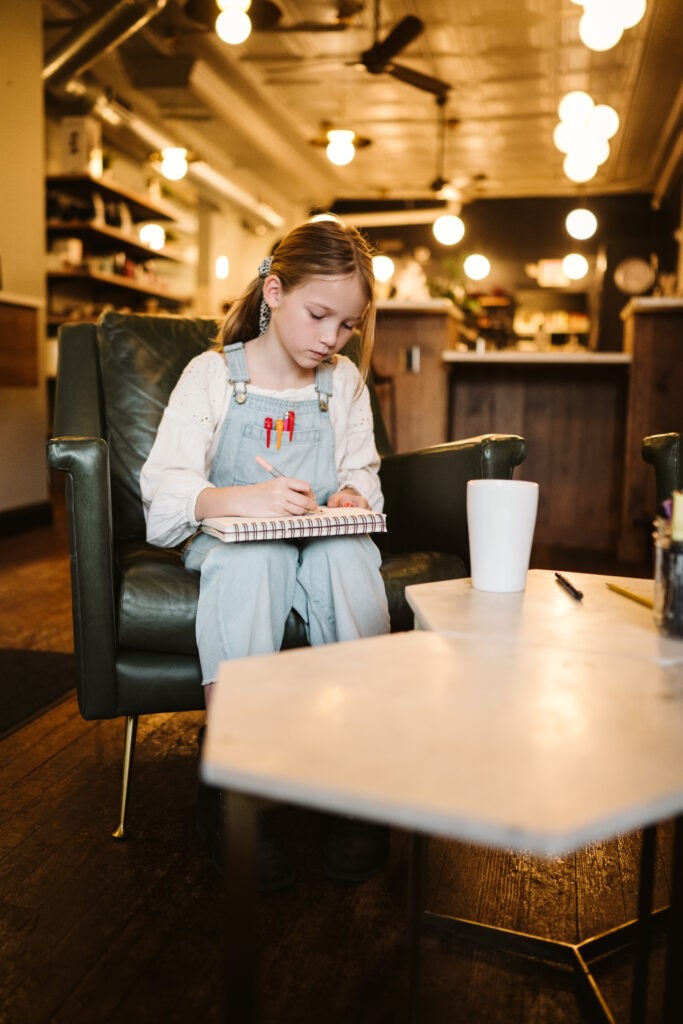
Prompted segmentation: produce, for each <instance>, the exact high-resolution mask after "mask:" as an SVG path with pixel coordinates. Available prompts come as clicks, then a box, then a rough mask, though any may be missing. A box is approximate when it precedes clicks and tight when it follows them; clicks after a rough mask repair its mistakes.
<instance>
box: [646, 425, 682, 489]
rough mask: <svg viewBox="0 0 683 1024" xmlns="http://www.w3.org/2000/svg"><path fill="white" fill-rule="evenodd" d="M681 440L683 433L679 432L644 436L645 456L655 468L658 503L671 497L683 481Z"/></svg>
mask: <svg viewBox="0 0 683 1024" xmlns="http://www.w3.org/2000/svg"><path fill="white" fill-rule="evenodd" d="M681 440H682V435H681V434H678V433H671V434H651V435H650V436H649V437H645V438H643V447H642V455H643V458H644V460H645V462H649V463H650V464H651V465H653V466H654V469H655V480H656V486H657V505H661V503H662V502H663V501H666V499H667V498H670V497H671V495H672V493H673V491H675V490H678V488H680V486H681V484H682V483H683V479H682V477H681V473H682V471H683V461H682V460H681V454H682V452H681Z"/></svg>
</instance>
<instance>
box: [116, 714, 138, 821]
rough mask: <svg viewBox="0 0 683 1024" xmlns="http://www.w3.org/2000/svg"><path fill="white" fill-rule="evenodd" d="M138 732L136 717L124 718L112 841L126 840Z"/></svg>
mask: <svg viewBox="0 0 683 1024" xmlns="http://www.w3.org/2000/svg"><path fill="white" fill-rule="evenodd" d="M137 731H138V716H137V715H128V716H127V718H126V737H125V742H124V748H123V779H122V780H121V810H120V813H119V826H118V828H117V829H116V831H115V832H112V836H113V838H114V839H125V838H126V809H127V807H128V786H129V783H130V777H131V772H132V770H133V755H134V754H135V737H136V736H137Z"/></svg>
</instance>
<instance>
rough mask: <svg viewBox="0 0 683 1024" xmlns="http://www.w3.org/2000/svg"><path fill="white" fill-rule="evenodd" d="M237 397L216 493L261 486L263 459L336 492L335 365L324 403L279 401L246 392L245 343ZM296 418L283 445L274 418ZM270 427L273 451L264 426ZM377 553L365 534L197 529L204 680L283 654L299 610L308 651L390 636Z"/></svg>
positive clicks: (322, 375)
mask: <svg viewBox="0 0 683 1024" xmlns="http://www.w3.org/2000/svg"><path fill="white" fill-rule="evenodd" d="M225 357H226V360H227V363H228V371H229V374H230V380H231V382H232V385H233V396H232V399H231V402H230V405H229V407H228V413H227V416H226V418H225V422H224V423H223V427H222V430H221V436H220V438H219V441H218V447H217V449H216V455H215V458H214V461H213V465H212V467H211V472H210V475H209V480H210V481H211V483H213V484H215V485H216V486H217V487H232V486H239V485H244V484H255V483H261V482H263V481H264V480H265V479H267V474H266V472H265V470H264V469H263V468H262V467H261V466H260V465H259V464H258V463H257V462H256V456H257V455H262V456H264V457H265V458H266V459H267V460H268V461H269V462H270V463H271V465H273V466H275V467H276V468H277V469H279V470H281V471H282V472H283V473H284V474H285V475H286V476H293V477H298V478H299V479H303V480H306V481H308V482H309V483H310V484H311V487H312V489H313V492H314V494H315V496H316V499H317V501H318V502H319V503H320V504H323V505H324V504H325V503H326V502H327V500H328V498H329V497H330V495H331V494H334V492H335V491H337V490H338V483H337V474H336V467H335V457H334V434H333V431H332V427H331V425H330V422H329V416H328V413H327V408H328V403H329V400H330V398H331V397H332V389H333V374H334V364H332V363H323V364H322V365H321V366H320V367H319V368H318V369H317V370H316V380H315V387H316V391H317V392H318V397H317V399H316V398H314V399H307V400H297V399H294V400H292V399H291V397H290V398H288V399H280V398H278V397H277V395H275V396H272V395H258V394H254V393H253V392H252V391H250V390H248V389H247V384H248V383H249V375H248V371H247V364H246V359H245V355H244V345H243V344H242V343H241V342H238V343H235V344H233V345H228V346H226V348H225ZM290 409H292V410H293V411H294V413H295V421H294V431H293V434H292V437H291V440H290V434H289V433H288V432H285V431H283V433H282V437H281V442H280V448H279V449H278V448H277V433H276V430H275V422H276V420H278V419H282V420H284V419H285V417H286V415H287V412H288V411H289V410H290ZM266 417H270V418H271V419H272V421H273V428H272V431H271V435H270V445H267V443H266V442H267V434H266V428H265V426H264V421H265V419H266ZM380 561H381V559H380V554H379V551H378V549H377V547H376V546H375V544H374V543H373V541H372V540H371V539H370V537H368V536H359V537H355V536H348V537H324V538H318V539H314V540H305V541H255V542H253V543H241V544H226V543H224V542H223V541H221V540H218V539H217V538H215V537H210V536H209V535H208V534H205V533H199V534H197V536H196V537H195V538H194V539H193V540H192V542H191V544H190V546H189V547H188V549H187V552H186V555H185V566H186V568H188V569H193V570H195V571H199V572H201V581H200V588H199V603H198V606H197V623H196V632H197V646H198V648H199V657H200V661H201V666H202V681H203V683H204V684H207V683H212V682H214V680H215V679H216V673H217V670H218V664H219V662H220V661H224V660H227V659H232V658H241V657H245V656H247V655H252V654H269V653H272V652H273V651H279V650H280V647H281V645H282V639H283V636H284V631H285V624H286V621H287V617H288V615H289V613H290V611H291V609H292V608H294V609H295V610H296V611H297V612H298V613H299V615H300V616H301V618H302V619H303V621H304V623H305V626H306V636H307V638H308V642H309V643H310V644H311V645H317V644H327V643H333V642H335V641H338V640H356V639H358V638H360V637H364V636H376V635H378V634H380V633H388V632H389V614H388V610H387V599H386V593H385V590H384V583H383V581H382V577H381V575H380V572H379V566H380Z"/></svg>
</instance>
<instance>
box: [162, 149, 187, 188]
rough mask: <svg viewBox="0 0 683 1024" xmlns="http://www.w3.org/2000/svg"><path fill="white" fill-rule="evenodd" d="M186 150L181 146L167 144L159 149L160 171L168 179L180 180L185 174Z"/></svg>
mask: <svg viewBox="0 0 683 1024" xmlns="http://www.w3.org/2000/svg"><path fill="white" fill-rule="evenodd" d="M187 166H188V164H187V150H186V149H183V148H182V146H167V147H166V149H162V151H161V173H162V174H163V176H164V177H165V178H168V180H169V181H180V179H181V178H184V177H185V175H186V174H187Z"/></svg>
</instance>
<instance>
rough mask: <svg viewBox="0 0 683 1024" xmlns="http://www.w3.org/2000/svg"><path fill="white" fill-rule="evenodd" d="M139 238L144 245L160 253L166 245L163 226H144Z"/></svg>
mask: <svg viewBox="0 0 683 1024" xmlns="http://www.w3.org/2000/svg"><path fill="white" fill-rule="evenodd" d="M138 238H139V239H140V241H141V242H142V244H143V245H147V246H149V248H150V249H154V251H155V252H159V251H160V250H161V249H163V247H164V246H165V245H166V232H165V231H164V229H163V228H162V226H161V224H143V225H142V227H141V228H140V230H139V231H138Z"/></svg>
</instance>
